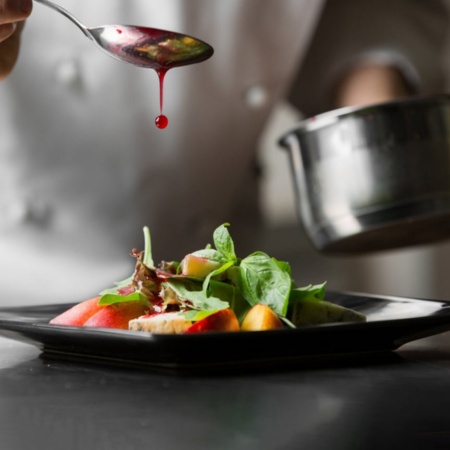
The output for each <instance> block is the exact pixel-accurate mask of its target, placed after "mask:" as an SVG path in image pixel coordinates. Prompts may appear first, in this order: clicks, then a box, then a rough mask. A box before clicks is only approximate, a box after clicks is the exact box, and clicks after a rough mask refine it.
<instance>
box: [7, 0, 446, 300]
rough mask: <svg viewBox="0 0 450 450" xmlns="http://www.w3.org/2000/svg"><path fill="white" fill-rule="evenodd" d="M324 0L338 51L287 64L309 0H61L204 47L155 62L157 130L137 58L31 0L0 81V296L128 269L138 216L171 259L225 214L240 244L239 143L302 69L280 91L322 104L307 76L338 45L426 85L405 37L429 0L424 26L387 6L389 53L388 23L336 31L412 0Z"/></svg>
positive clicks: (248, 146)
mask: <svg viewBox="0 0 450 450" xmlns="http://www.w3.org/2000/svg"><path fill="white" fill-rule="evenodd" d="M337 3H341V4H342V5H344V4H345V3H348V7H347V9H346V11H347V13H345V12H344V13H343V14H342V16H336V17H339V18H338V19H337V21H336V22H337V23H336V24H335V26H336V28H338V26H339V29H340V31H339V33H337V35H335V36H334V38H335V39H336V40H335V41H331V44H332V45H333V47H332V48H333V49H334V48H335V47H337V50H339V52H340V54H339V52H337V50H336V53H334V50H333V54H327V52H326V51H325V52H324V53H325V55H323V54H322V58H323V61H320V63H319V62H317V61H315V62H314V64H316V63H317V67H316V68H314V67H308V68H307V69H308V70H305V71H303V72H302V71H300V72H298V68H299V67H301V66H302V61H303V59H304V57H305V55H306V51H307V49H308V46H309V44H310V42H311V39H312V37H313V33H314V31H315V29H316V24H317V21H318V19H319V17H320V14H321V12H322V6H323V2H322V1H320V0H277V1H275V0H245V1H243V0H226V1H223V0H164V1H163V2H161V1H156V0H126V1H123V0H91V1H89V2H80V1H75V0H61V1H60V2H59V4H61V5H62V6H63V7H65V8H67V9H68V10H69V11H71V12H72V13H73V14H74V15H76V16H77V17H78V18H79V19H80V20H81V21H82V22H84V23H86V25H88V26H96V25H102V24H105V23H110V24H111V23H125V24H139V25H145V26H150V27H156V28H164V29H169V30H170V29H172V30H176V31H179V32H184V33H187V34H191V35H194V36H196V37H198V38H201V39H203V40H205V41H206V42H208V43H210V44H211V45H212V46H213V47H214V49H215V54H214V56H213V57H212V58H211V59H210V60H208V61H206V62H203V63H201V64H198V65H193V66H190V67H184V68H179V69H173V70H171V71H169V73H168V74H167V76H166V80H165V87H166V91H165V98H164V112H165V114H166V115H167V116H168V117H169V121H170V124H169V127H168V128H167V129H166V130H159V129H157V128H156V127H155V125H154V118H155V117H156V116H157V115H158V113H159V97H158V94H159V86H158V80H157V76H156V74H155V73H154V72H153V71H151V70H145V69H141V68H137V67H133V66H131V65H127V64H124V63H122V62H119V61H117V60H115V59H113V58H109V57H108V56H106V55H105V54H103V53H102V52H100V51H99V50H98V49H97V48H96V47H95V46H94V45H93V44H92V42H90V41H89V40H88V39H86V38H85V37H84V36H83V35H82V33H81V32H80V30H79V29H77V28H76V27H75V26H74V25H73V24H71V23H70V22H69V21H68V20H67V19H66V18H64V17H63V16H60V15H58V14H57V13H55V12H54V11H51V10H50V9H48V8H46V7H44V6H42V5H39V4H35V5H34V11H33V14H32V16H31V17H30V19H29V20H28V21H27V24H26V28H25V30H24V33H23V37H22V47H21V53H20V58H19V61H18V64H17V66H16V68H15V70H14V72H13V74H12V75H11V76H10V77H9V78H8V79H7V80H5V81H4V82H2V83H1V84H0V263H1V271H0V276H1V285H2V288H3V289H2V296H1V299H0V302H1V303H3V304H20V303H22V304H23V303H27V304H29V303H42V302H46V303H55V302H66V301H78V300H81V299H83V298H87V297H88V296H91V295H95V294H96V293H97V292H98V291H99V290H100V289H102V288H104V287H109V286H110V285H111V283H112V282H113V281H117V280H119V279H122V278H125V277H127V276H128V275H129V274H130V273H131V270H132V268H133V266H134V260H133V259H132V258H131V257H129V251H130V250H131V249H132V248H133V247H138V248H142V247H143V238H142V227H143V226H144V225H148V226H149V227H150V230H151V233H152V243H153V256H154V259H155V260H156V261H159V260H163V259H165V260H170V259H178V260H180V259H181V258H182V257H183V256H184V254H186V253H187V252H188V251H191V250H196V249H198V248H199V247H202V246H204V245H206V244H207V243H210V242H211V240H212V239H211V236H212V232H213V230H214V229H215V228H216V227H217V226H218V225H220V224H222V223H224V222H231V225H232V226H231V232H232V235H233V236H234V237H235V240H236V241H237V243H238V250H240V251H241V252H243V253H245V252H247V247H246V245H247V246H248V249H250V248H251V236H252V235H253V234H254V233H255V229H256V228H255V227H256V225H257V223H258V221H259V219H258V218H259V216H258V208H257V200H256V193H257V183H256V172H257V171H256V164H255V143H256V142H257V140H258V137H259V135H260V134H261V131H262V129H263V127H264V124H265V123H266V120H267V118H268V116H269V114H270V112H271V110H272V109H273V107H274V105H276V104H277V103H278V102H279V101H280V99H282V98H283V97H284V96H286V94H287V93H288V89H289V87H290V86H291V85H292V83H293V82H294V80H295V79H297V78H298V79H300V80H301V79H302V77H305V75H304V73H306V74H307V76H306V78H307V77H308V76H311V75H310V74H311V73H315V78H314V77H313V78H314V80H313V81H311V80H310V81H307V80H306V81H305V80H303V81H302V82H303V84H304V89H303V90H302V86H301V85H300V86H299V87H298V88H296V90H294V91H293V95H292V98H294V99H296V101H297V103H299V104H300V105H299V106H300V107H301V102H302V101H305V103H308V102H309V103H311V102H312V103H314V104H318V105H319V104H320V105H326V104H327V103H326V97H327V94H326V90H327V89H326V88H323V86H322V84H321V83H325V84H326V85H327V86H328V85H329V84H330V83H331V82H332V80H330V79H329V76H328V75H330V74H332V75H333V76H338V72H339V71H340V70H343V67H340V64H341V63H342V61H343V59H342V55H344V54H345V59H346V60H348V61H349V62H351V61H355V60H356V58H358V57H361V55H364V57H368V56H370V55H372V56H373V55H380V54H383V55H389V57H390V58H394V59H395V61H397V62H398V63H399V64H400V65H402V66H403V67H404V68H405V74H408V75H407V76H408V77H409V76H410V77H412V78H414V80H415V82H416V83H417V85H420V83H421V82H422V83H423V84H424V85H425V88H426V89H431V87H432V85H433V82H431V81H429V79H430V78H431V77H430V76H429V74H428V72H427V70H429V71H430V72H432V68H428V67H427V66H426V65H424V64H421V63H420V61H421V60H422V58H423V57H424V55H423V54H419V55H417V54H416V52H415V51H414V45H416V44H417V41H419V42H422V41H426V42H428V45H429V46H431V47H432V46H434V45H436V42H437V41H438V40H439V39H440V38H441V35H440V34H439V33H438V27H437V26H436V24H438V25H439V27H441V25H442V22H443V21H442V20H441V17H442V14H440V13H441V11H440V10H439V8H438V7H435V6H434V5H435V4H434V3H433V2H428V3H427V4H428V5H429V8H428V11H427V15H429V16H430V21H431V22H432V23H433V30H436V31H434V32H433V33H432V36H431V38H430V39H429V38H428V36H427V35H425V33H423V29H419V30H418V33H417V35H414V33H413V32H411V30H410V29H409V28H408V23H405V20H403V21H401V23H402V24H403V26H404V28H405V29H404V30H403V32H404V33H406V34H408V36H409V37H410V38H411V36H413V37H414V39H412V38H411V39H410V40H405V39H403V40H402V45H401V46H400V47H396V48H395V51H391V52H390V50H392V49H390V48H389V45H388V44H389V42H390V41H389V39H391V40H392V41H395V38H396V37H398V36H403V34H402V33H401V32H400V31H399V30H398V29H396V28H395V27H394V26H393V25H392V26H390V25H389V26H388V27H387V28H388V31H386V30H384V32H383V33H381V34H382V35H383V39H381V40H380V42H381V44H382V45H379V41H377V39H376V33H375V31H374V30H372V29H371V30H372V31H371V32H370V33H369V35H370V37H369V38H367V37H365V36H364V27H360V26H359V27H358V28H361V29H359V31H358V33H359V35H358V36H356V35H355V36H354V37H353V39H355V40H358V42H359V45H358V46H357V48H350V50H348V48H347V47H348V46H342V48H340V47H339V45H338V43H339V42H341V40H342V41H343V42H344V43H345V39H348V37H346V36H348V35H349V33H346V32H345V30H346V31H347V32H349V31H350V30H349V22H350V24H352V23H353V22H354V21H356V22H357V23H359V21H363V20H365V21H366V22H369V23H371V24H374V23H382V24H384V25H386V24H390V23H392V24H395V23H396V22H395V21H396V20H397V19H398V17H397V16H402V17H404V15H402V14H403V12H404V11H405V10H407V11H408V17H409V15H410V14H412V12H411V9H414V8H422V9H425V10H427V8H423V6H422V5H421V4H420V2H418V1H416V2H412V1H403V0H391V1H390V3H389V2H385V1H384V0H382V1H380V2H374V3H386V5H385V6H386V9H384V8H381V10H380V8H379V9H377V8H374V11H373V12H371V17H370V18H368V17H365V14H364V11H363V10H361V8H359V9H358V11H359V15H355V16H353V15H352V14H353V12H354V11H356V9H355V8H354V5H353V6H352V4H355V0H351V1H348V2H347V1H346V0H342V1H341V0H339V1H336V2H334V3H333V5H334V6H335V5H336V4H337ZM356 3H358V2H356ZM362 3H365V2H362ZM422 3H423V2H422ZM367 4H368V5H369V4H371V2H370V1H367ZM389 4H396V5H397V6H396V7H394V8H390V7H389ZM389 8H390V9H389ZM388 10H389V13H388ZM350 12H351V14H350ZM421 13H422V15H421V19H420V25H421V26H422V25H423V26H425V25H424V24H426V23H428V22H426V20H425V15H426V14H425V13H424V12H423V11H422V12H421ZM333 14H335V13H334V12H333ZM355 14H356V13H355ZM377 14H378V15H377ZM377 20H378V22H377ZM433 21H434V22H433ZM427 26H428V25H427ZM412 28H414V27H412ZM440 29H441V28H439V30H440ZM325 32H327V30H325V31H324V33H325ZM350 34H351V33H350ZM437 34H439V36H437ZM344 35H345V36H344ZM387 35H389V36H390V37H388V38H387V37H386V36H387ZM339 36H341V37H339ZM365 42H366V43H367V44H368V45H364V43H365ZM314 45H319V46H320V45H321V44H320V41H319V43H316V44H314ZM350 47H351V46H350ZM424 47H426V45H425V44H424V45H422V46H419V48H420V51H421V52H423V48H424ZM432 48H436V47H432ZM322 50H323V49H322ZM380 52H381V53H380ZM419 53H420V52H419ZM340 55H341V56H340ZM324 56H325V57H324ZM425 56H427V57H428V55H425ZM308 58H311V56H308ZM425 59H426V58H425ZM327 64H329V69H330V72H328V69H327ZM307 83H310V85H307ZM315 83H317V86H319V89H318V90H316V89H315V88H314V87H315ZM427 83H428V84H427ZM426 89H425V90H426ZM299 90H300V91H301V92H302V95H299V93H298V92H299ZM305 97H306V99H307V100H305ZM309 103H308V107H309ZM280 157H284V155H283V154H282V153H281V152H280ZM239 246H240V247H239ZM253 250H254V249H253ZM243 253H241V254H243Z"/></svg>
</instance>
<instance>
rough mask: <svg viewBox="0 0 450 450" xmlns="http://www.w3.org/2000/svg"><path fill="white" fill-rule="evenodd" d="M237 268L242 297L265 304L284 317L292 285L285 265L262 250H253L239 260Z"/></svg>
mask: <svg viewBox="0 0 450 450" xmlns="http://www.w3.org/2000/svg"><path fill="white" fill-rule="evenodd" d="M239 269H240V287H241V290H242V295H243V296H244V298H245V299H246V300H247V301H248V302H249V303H250V304H251V305H256V304H257V303H261V304H263V305H267V306H269V307H270V308H272V310H273V311H274V312H275V313H276V314H278V315H279V316H280V317H285V316H286V314H287V308H288V302H289V293H290V290H291V285H292V280H291V276H290V273H289V271H288V270H287V267H286V266H285V265H280V264H279V262H278V261H277V260H276V259H274V258H271V257H270V256H268V255H267V254H265V253H263V252H255V253H253V254H251V255H250V256H248V257H247V258H244V259H243V260H242V261H241V264H240V266H239Z"/></svg>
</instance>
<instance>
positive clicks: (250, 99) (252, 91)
mask: <svg viewBox="0 0 450 450" xmlns="http://www.w3.org/2000/svg"><path fill="white" fill-rule="evenodd" d="M268 100H269V92H268V91H267V89H266V88H265V87H264V86H263V85H261V84H255V85H253V86H250V87H249V88H247V89H246V91H245V93H244V101H245V103H246V105H247V106H248V107H249V108H251V109H260V108H263V107H264V106H265V105H266V104H267V101H268Z"/></svg>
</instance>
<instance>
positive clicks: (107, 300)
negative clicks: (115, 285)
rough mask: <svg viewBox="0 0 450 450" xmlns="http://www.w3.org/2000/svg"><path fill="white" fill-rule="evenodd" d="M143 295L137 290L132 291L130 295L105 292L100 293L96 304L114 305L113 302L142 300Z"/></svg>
mask: <svg viewBox="0 0 450 450" xmlns="http://www.w3.org/2000/svg"><path fill="white" fill-rule="evenodd" d="M143 299H144V297H143V296H142V295H141V294H140V293H139V292H133V293H132V294H130V295H115V294H105V295H102V296H101V298H100V300H99V302H98V304H99V305H105V306H106V305H114V304H115V303H126V302H135V301H140V300H143Z"/></svg>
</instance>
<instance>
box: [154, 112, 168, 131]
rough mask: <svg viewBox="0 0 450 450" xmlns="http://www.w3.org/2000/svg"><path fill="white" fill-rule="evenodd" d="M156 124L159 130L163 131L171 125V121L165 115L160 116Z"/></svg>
mask: <svg viewBox="0 0 450 450" xmlns="http://www.w3.org/2000/svg"><path fill="white" fill-rule="evenodd" d="M155 124H156V126H157V127H158V128H160V129H161V130H163V129H164V128H166V127H167V125H169V119H168V118H167V117H166V116H165V115H164V114H160V115H159V116H158V117H157V118H156V119H155Z"/></svg>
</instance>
